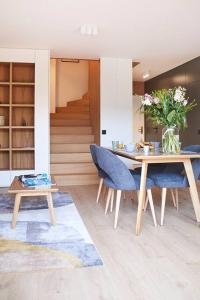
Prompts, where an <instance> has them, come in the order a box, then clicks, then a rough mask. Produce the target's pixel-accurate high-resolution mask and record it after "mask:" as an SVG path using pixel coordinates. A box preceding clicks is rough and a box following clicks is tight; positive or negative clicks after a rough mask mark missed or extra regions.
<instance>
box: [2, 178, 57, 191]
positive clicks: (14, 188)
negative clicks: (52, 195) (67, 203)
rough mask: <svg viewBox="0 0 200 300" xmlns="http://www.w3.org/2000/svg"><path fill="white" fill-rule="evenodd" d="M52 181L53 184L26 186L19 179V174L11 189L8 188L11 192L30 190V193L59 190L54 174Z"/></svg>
mask: <svg viewBox="0 0 200 300" xmlns="http://www.w3.org/2000/svg"><path fill="white" fill-rule="evenodd" d="M51 181H52V184H51V185H47V186H44V185H43V186H34V187H33V186H24V185H23V184H22V182H21V181H20V180H19V178H18V176H15V178H14V179H13V182H12V183H11V185H10V187H9V189H8V193H11V194H16V193H23V192H24V193H26V192H30V193H34V192H57V191H58V186H57V184H56V182H55V179H54V177H53V176H51Z"/></svg>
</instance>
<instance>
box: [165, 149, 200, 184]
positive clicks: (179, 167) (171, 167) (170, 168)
mask: <svg viewBox="0 0 200 300" xmlns="http://www.w3.org/2000/svg"><path fill="white" fill-rule="evenodd" d="M183 151H191V152H197V153H200V145H189V146H186V147H184V148H183ZM192 162H193V160H192ZM194 165H195V167H194V168H195V170H196V168H197V169H198V163H197V162H195V163H194ZM196 165H197V166H196ZM192 167H193V165H192ZM194 168H193V171H194ZM184 170H185V169H184V165H183V163H176V164H174V163H169V164H166V167H165V168H164V172H166V173H168V172H169V173H170V172H177V173H181V172H183V171H184ZM195 172H196V171H195ZM198 177H200V174H199V176H198ZM198 177H197V178H195V179H196V180H197V179H198Z"/></svg>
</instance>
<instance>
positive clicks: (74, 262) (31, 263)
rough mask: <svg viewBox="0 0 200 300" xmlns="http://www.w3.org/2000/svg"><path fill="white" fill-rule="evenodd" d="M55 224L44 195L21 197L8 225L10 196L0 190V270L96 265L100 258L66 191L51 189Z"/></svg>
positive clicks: (35, 269) (11, 208) (10, 210)
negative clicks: (12, 221) (14, 220)
mask: <svg viewBox="0 0 200 300" xmlns="http://www.w3.org/2000/svg"><path fill="white" fill-rule="evenodd" d="M53 203H54V210H55V214H56V225H55V226H53V225H51V223H50V219H49V211H48V207H47V201H46V199H45V197H35V198H34V197H23V198H22V201H21V205H20V211H19V214H18V218H17V224H16V228H15V229H11V219H12V211H13V206H14V196H13V195H9V194H6V193H5V194H0V272H25V271H37V270H45V269H58V268H68V267H71V268H78V267H89V266H100V265H102V264H103V263H102V260H101V258H100V256H99V254H98V252H97V249H96V247H95V245H94V243H93V241H92V239H91V237H90V235H89V233H88V231H87V229H86V227H85V225H84V223H83V221H82V219H81V217H80V215H79V213H78V211H77V209H76V206H75V204H74V202H73V200H72V197H71V196H70V194H68V193H62V192H59V193H53Z"/></svg>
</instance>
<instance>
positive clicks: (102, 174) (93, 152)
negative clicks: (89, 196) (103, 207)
mask: <svg viewBox="0 0 200 300" xmlns="http://www.w3.org/2000/svg"><path fill="white" fill-rule="evenodd" d="M97 148H98V146H97V145H95V144H92V145H90V153H91V156H92V160H93V162H94V164H95V166H96V168H97V172H98V176H99V177H100V181H99V188H98V192H97V199H96V202H97V203H98V202H99V198H100V194H101V190H102V186H103V179H104V178H105V177H106V176H107V174H106V173H105V172H104V171H103V170H102V169H101V168H100V166H99V165H98V161H97V157H96V149H97Z"/></svg>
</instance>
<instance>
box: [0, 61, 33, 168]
mask: <svg viewBox="0 0 200 300" xmlns="http://www.w3.org/2000/svg"><path fill="white" fill-rule="evenodd" d="M34 103H35V64H33V63H4V62H2V63H1V62H0V116H4V118H5V122H4V125H2V126H1V125H0V170H26V169H27V170H33V169H34V167H35V166H34V164H35V162H34V155H35V149H34V146H35V141H34V130H35V128H34V110H35V105H34Z"/></svg>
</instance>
